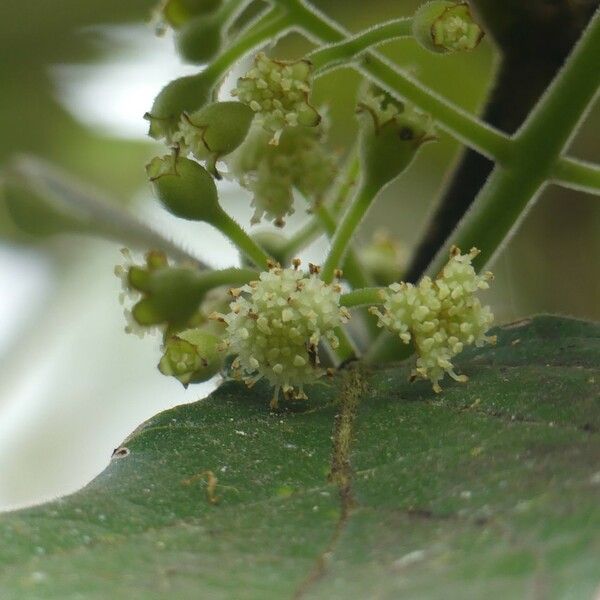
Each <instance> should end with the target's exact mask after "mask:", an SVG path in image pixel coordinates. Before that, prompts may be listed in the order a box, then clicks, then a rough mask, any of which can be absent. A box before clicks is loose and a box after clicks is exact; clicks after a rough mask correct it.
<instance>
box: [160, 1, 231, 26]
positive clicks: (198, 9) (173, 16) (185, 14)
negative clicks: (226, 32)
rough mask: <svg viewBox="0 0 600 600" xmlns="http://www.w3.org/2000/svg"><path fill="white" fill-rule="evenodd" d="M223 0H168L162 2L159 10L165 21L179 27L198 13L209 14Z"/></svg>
mask: <svg viewBox="0 0 600 600" xmlns="http://www.w3.org/2000/svg"><path fill="white" fill-rule="evenodd" d="M221 4H222V0H166V1H163V2H162V3H161V6H160V7H159V12H160V16H161V18H162V19H163V20H164V21H165V23H167V24H169V25H170V26H171V27H173V29H179V28H180V27H181V26H182V25H184V24H185V23H187V22H188V21H189V20H190V19H193V18H194V17H196V16H198V15H207V14H210V13H211V12H214V11H215V10H217V9H218V8H219V7H220V6H221Z"/></svg>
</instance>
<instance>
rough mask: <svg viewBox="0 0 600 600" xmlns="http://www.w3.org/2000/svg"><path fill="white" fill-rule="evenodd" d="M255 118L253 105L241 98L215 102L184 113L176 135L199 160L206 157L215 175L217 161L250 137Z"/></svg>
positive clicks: (209, 167) (184, 146)
mask: <svg viewBox="0 0 600 600" xmlns="http://www.w3.org/2000/svg"><path fill="white" fill-rule="evenodd" d="M253 118H254V112H253V111H252V109H251V108H249V107H248V106H246V105H245V104H242V103H241V102H213V103H212V104H208V105H207V106H205V107H203V108H201V109H200V110H198V111H196V112H194V113H192V114H189V115H188V114H187V113H184V114H183V116H182V117H181V123H180V126H179V133H178V135H177V136H176V137H177V140H178V141H179V143H180V144H181V146H182V147H183V149H184V150H186V151H189V152H191V153H192V154H193V155H194V156H195V157H196V158H197V159H198V160H206V161H207V167H208V170H209V171H210V172H211V173H212V174H213V175H215V176H218V177H220V175H218V173H217V172H216V168H215V164H216V162H217V161H218V160H219V159H220V158H221V157H222V156H225V155H227V154H229V153H231V152H233V151H234V150H235V149H236V148H237V147H238V146H239V145H240V144H241V143H242V142H243V141H244V139H245V138H246V136H247V135H248V130H249V129H250V124H251V123H252V119H253Z"/></svg>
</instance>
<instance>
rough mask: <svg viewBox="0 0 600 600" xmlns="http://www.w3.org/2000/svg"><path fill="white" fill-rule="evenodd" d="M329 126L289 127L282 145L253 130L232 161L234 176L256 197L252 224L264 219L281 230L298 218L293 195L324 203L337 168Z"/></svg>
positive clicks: (230, 157) (229, 162) (258, 130)
mask: <svg viewBox="0 0 600 600" xmlns="http://www.w3.org/2000/svg"><path fill="white" fill-rule="evenodd" d="M324 137H325V136H324V130H323V126H319V127H314V128H307V127H286V128H285V130H284V131H283V133H282V135H281V137H280V139H279V144H278V145H277V146H273V145H270V144H269V143H268V141H269V134H268V133H267V132H266V131H265V130H264V129H263V128H262V127H260V126H258V127H257V126H254V127H252V128H251V130H250V133H249V134H248V137H247V138H246V141H245V142H244V143H243V144H242V145H241V146H240V147H239V148H238V149H237V150H236V151H235V152H234V153H233V154H231V155H230V156H229V157H228V158H227V159H226V163H227V166H228V168H229V172H230V175H231V176H233V177H234V178H235V179H236V180H237V181H238V182H239V183H240V185H242V186H243V187H245V188H246V189H248V190H249V191H251V192H252V194H253V195H254V197H253V199H252V206H254V208H255V212H254V215H253V217H252V223H259V222H260V221H261V219H262V218H263V216H264V217H265V218H266V219H267V220H269V221H273V222H274V224H275V225H277V226H278V227H283V226H284V225H285V217H286V216H288V215H291V214H293V212H294V208H293V205H294V196H293V190H294V189H296V190H298V191H299V192H300V193H301V194H302V195H303V196H304V197H305V198H306V199H307V200H309V201H312V202H315V203H316V202H318V201H319V200H320V199H321V198H322V197H323V195H324V194H325V192H326V191H327V189H328V188H329V186H330V185H331V182H332V181H333V180H334V179H335V176H336V170H337V163H336V158H335V156H334V155H333V153H332V152H331V151H328V149H327V147H326V146H325V144H324V143H323V142H324Z"/></svg>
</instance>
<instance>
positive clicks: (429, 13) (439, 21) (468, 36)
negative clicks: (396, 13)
mask: <svg viewBox="0 0 600 600" xmlns="http://www.w3.org/2000/svg"><path fill="white" fill-rule="evenodd" d="M413 35H414V36H415V38H416V40H417V41H418V42H419V43H421V45H422V46H424V47H425V48H427V49H428V50H431V51H432V52H441V53H446V52H464V51H467V50H473V49H474V48H475V47H477V45H478V44H479V42H480V41H481V39H482V38H483V35H484V32H483V29H481V27H480V26H479V25H478V24H477V23H476V22H475V21H474V20H473V15H472V14H471V9H470V8H469V4H468V2H462V1H458V2H457V1H455V0H433V2H427V3H425V4H423V5H422V6H421V7H420V8H419V10H418V11H417V12H416V13H415V16H414V18H413Z"/></svg>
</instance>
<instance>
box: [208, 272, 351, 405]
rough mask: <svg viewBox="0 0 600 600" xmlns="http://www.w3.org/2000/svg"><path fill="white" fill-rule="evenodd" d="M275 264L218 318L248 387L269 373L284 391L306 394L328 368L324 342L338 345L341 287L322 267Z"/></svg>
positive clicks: (237, 292)
mask: <svg viewBox="0 0 600 600" xmlns="http://www.w3.org/2000/svg"><path fill="white" fill-rule="evenodd" d="M299 265H300V261H298V260H296V261H294V268H293V269H282V268H280V267H278V266H273V267H272V268H271V269H270V270H269V271H265V272H263V273H261V275H260V278H259V280H257V281H253V282H251V283H250V284H248V285H245V286H243V287H241V288H239V289H235V290H232V294H233V296H234V297H235V300H234V302H232V303H231V305H230V312H229V313H228V314H215V315H214V318H216V319H219V320H221V321H223V322H225V323H226V325H227V329H226V334H225V347H226V348H227V350H228V351H229V352H230V353H231V354H233V355H236V358H235V360H234V363H233V369H234V371H235V372H236V373H237V375H238V376H240V377H242V378H243V379H244V380H245V382H246V384H247V385H248V386H251V385H253V384H254V383H256V382H257V381H258V380H259V379H261V378H263V377H264V378H265V379H266V380H268V382H269V383H270V384H271V385H272V386H273V387H274V388H275V390H274V395H273V400H272V402H271V406H272V407H275V406H277V401H278V396H279V391H280V390H283V392H284V394H286V395H290V396H292V397H295V398H306V396H305V394H304V390H303V386H304V385H306V384H309V383H313V382H314V381H316V380H317V379H318V378H319V377H321V376H322V375H323V373H324V370H323V369H322V368H321V367H320V363H319V342H320V341H321V340H322V339H325V340H327V341H328V342H329V343H330V344H331V346H332V347H334V348H335V347H337V345H338V343H339V342H338V338H337V337H336V335H335V332H334V330H335V329H336V327H339V326H340V325H341V324H342V323H343V322H345V321H346V320H347V319H348V313H347V312H346V310H345V309H344V308H340V306H339V298H340V292H341V289H340V287H339V286H338V285H337V284H331V285H328V284H326V283H324V282H323V281H321V280H320V279H319V277H318V276H317V275H318V268H316V267H314V266H311V269H310V273H308V274H307V273H305V272H303V271H302V270H300V269H299V268H298V267H299Z"/></svg>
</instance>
